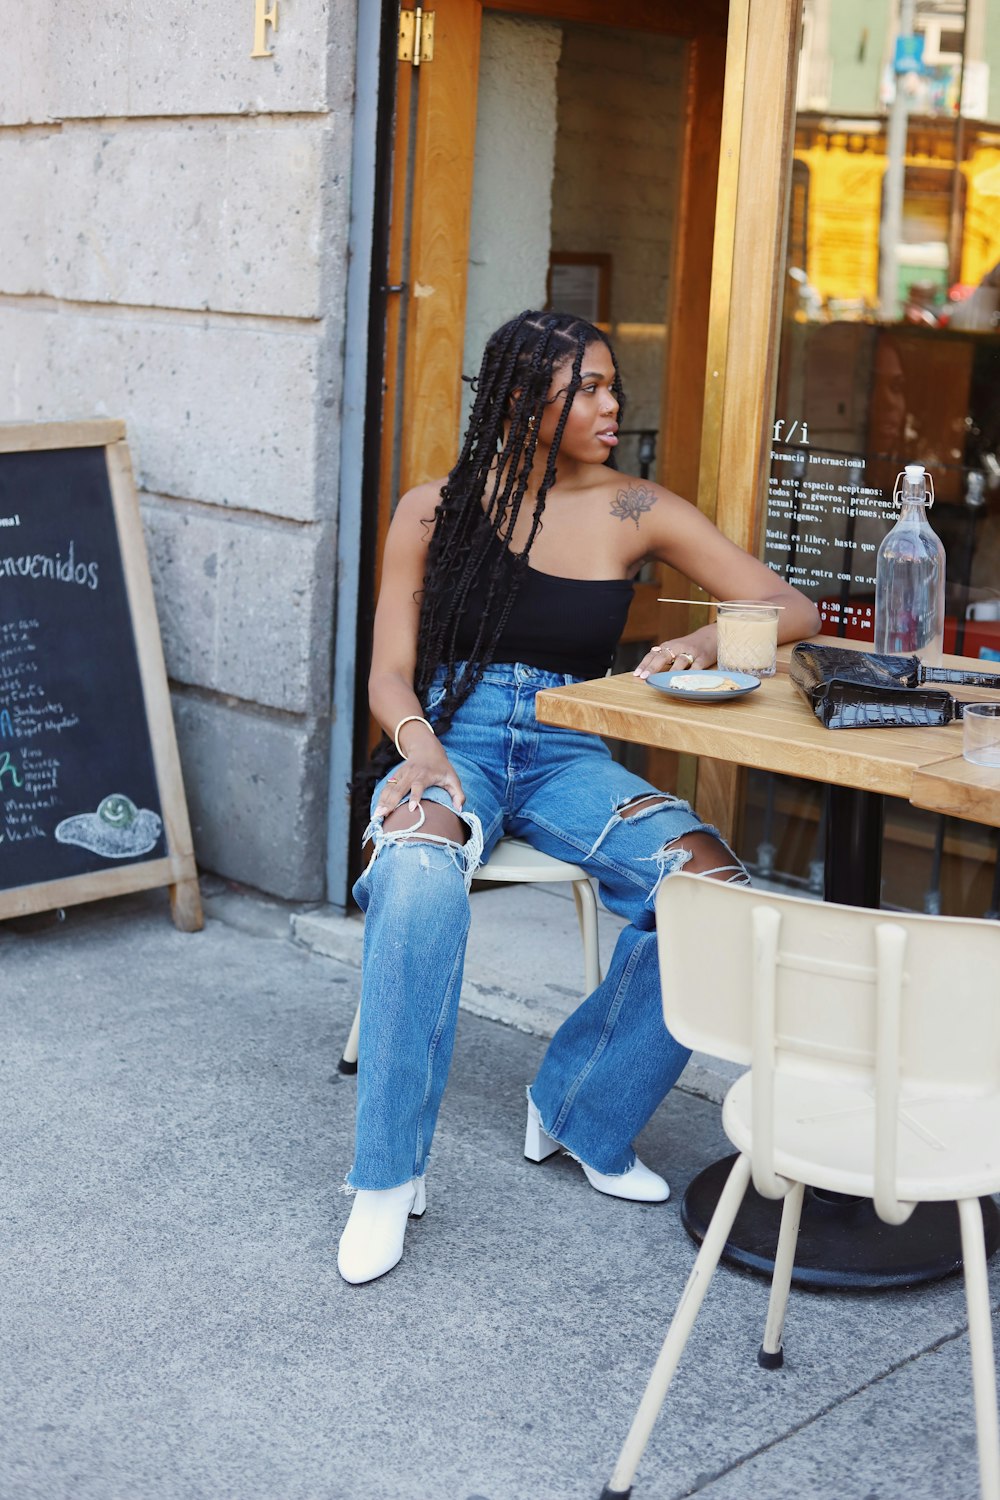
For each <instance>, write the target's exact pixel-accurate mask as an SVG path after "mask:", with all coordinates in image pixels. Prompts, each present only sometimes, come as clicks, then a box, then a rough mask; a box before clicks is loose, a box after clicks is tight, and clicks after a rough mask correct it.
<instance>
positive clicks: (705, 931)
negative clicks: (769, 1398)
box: [601, 874, 1000, 1500]
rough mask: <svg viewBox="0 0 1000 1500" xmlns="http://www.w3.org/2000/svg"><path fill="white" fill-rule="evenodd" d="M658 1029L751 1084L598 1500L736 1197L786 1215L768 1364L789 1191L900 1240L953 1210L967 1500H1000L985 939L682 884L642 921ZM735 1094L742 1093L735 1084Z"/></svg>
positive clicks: (990, 933)
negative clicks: (706, 1217) (922, 1222)
mask: <svg viewBox="0 0 1000 1500" xmlns="http://www.w3.org/2000/svg"><path fill="white" fill-rule="evenodd" d="M656 913H657V928H658V930H659V932H660V933H663V934H668V935H669V936H668V940H667V941H664V942H662V943H661V944H660V972H661V978H662V987H663V1013H664V1017H665V1019H666V1022H667V1025H668V1026H669V1028H670V1030H671V1031H672V1032H673V1034H674V1036H675V1037H677V1039H678V1040H679V1041H681V1042H683V1043H685V1044H686V1045H687V1046H689V1047H694V1048H698V1049H700V1050H701V1051H703V1052H709V1053H711V1054H713V1055H714V1056H716V1057H722V1058H727V1059H729V1060H730V1061H733V1062H738V1063H749V1064H750V1065H751V1067H750V1072H749V1073H746V1074H744V1075H743V1077H742V1078H740V1079H739V1080H738V1081H737V1082H736V1083H735V1084H734V1085H733V1087H732V1088H731V1089H730V1091H729V1093H728V1094H727V1096H726V1100H725V1103H724V1105H723V1114H722V1122H723V1125H724V1127H725V1130H726V1133H727V1135H728V1136H729V1138H730V1140H731V1141H732V1142H733V1144H734V1145H735V1146H736V1147H737V1148H738V1150H739V1152H740V1155H739V1156H738V1157H737V1159H736V1162H735V1163H734V1165H733V1169H732V1172H731V1174H730V1176H729V1178H728V1181H727V1183H726V1186H725V1188H724V1189H723V1192H722V1195H721V1197H720V1199H719V1203H718V1206H717V1208H716V1210H715V1213H714V1215H713V1217H712V1221H711V1223H710V1224H709V1226H708V1230H707V1232H706V1234H705V1239H704V1241H703V1243H702V1246H701V1249H700V1251H699V1253H698V1258H697V1260H696V1261H695V1265H694V1269H693V1270H692V1272H691V1275H690V1277H689V1279H688V1282H687V1286H686V1287H685V1289H684V1292H683V1293H682V1295H681V1299H680V1302H679V1304H678V1307H677V1311H676V1313H675V1314H674V1319H673V1322H672V1323H671V1325H670V1329H669V1331H668V1333H667V1337H666V1340H665V1342H664V1344H663V1348H662V1350H661V1351H660V1355H659V1357H658V1359H657V1361H656V1364H655V1366H654V1369H653V1373H652V1375H651V1376H650V1380H649V1384H648V1386H647V1388H646V1392H645V1395H644V1396H643V1398H642V1401H641V1403H640V1405H639V1408H638V1410H637V1412H636V1415H635V1418H634V1420H633V1422H632V1427H631V1429H630V1431H629V1434H628V1437H627V1438H626V1440H625V1444H624V1446H623V1448H622V1451H621V1454H620V1455H619V1458H618V1463H617V1465H616V1467H615V1470H614V1473H613V1474H612V1476H611V1479H610V1481H609V1483H608V1485H607V1486H606V1487H605V1489H604V1491H603V1492H602V1497H601V1500H613V1497H623V1496H627V1495H630V1494H631V1493H632V1491H631V1484H632V1479H633V1477H634V1475H635V1471H636V1468H637V1466H638V1463H639V1460H640V1458H641V1457H642V1453H643V1451H644V1449H645V1446H646V1443H647V1441H648V1439H649V1435H650V1432H651V1430H652V1427H653V1423H654V1422H655V1420H656V1417H657V1415H658V1413H659V1410H660V1407H661V1406H662V1404H663V1400H664V1397H665V1395H666V1393H667V1388H668V1386H669V1384H670V1381H671V1379H672V1377H673V1374H674V1371H675V1370H676V1368H677V1364H678V1362H679V1360H680V1357H681V1354H682V1352H683V1350H684V1346H685V1344H686V1342H687V1339H688V1335H689V1334H690V1332H691V1328H692V1326H693V1324H694V1320H695V1318H696V1316H697V1314H698V1309H699V1308H700V1306H701V1303H702V1299H703V1298H704V1296H705V1292H706V1291H707V1289H708V1284H709V1282H710V1281H711V1278H712V1274H713V1272H714V1271H715V1267H716V1265H717V1264H718V1261H719V1256H720V1254H721V1253H722V1249H723V1247H724V1245H725V1243H726V1240H727V1238H728V1236H729V1233H730V1230H731V1229H732V1225H733V1221H734V1220H735V1218H736V1214H737V1212H738V1210H739V1207H740V1204H741V1202H742V1200H743V1196H744V1194H745V1192H746V1189H747V1185H748V1183H749V1182H750V1179H751V1177H752V1179H753V1183H754V1186H755V1187H756V1189H757V1191H758V1192H759V1193H761V1194H762V1195H763V1196H765V1197H767V1198H784V1204H783V1208H782V1218H781V1229H780V1231H779V1236H778V1247H777V1253H776V1256H775V1266H774V1276H773V1279H772V1283H771V1296H770V1302H769V1305H768V1312H767V1321H766V1325H765V1329H764V1342H763V1345H762V1348H761V1351H760V1355H759V1359H760V1362H761V1364H762V1365H764V1366H765V1367H772V1366H774V1365H777V1364H780V1362H781V1346H782V1328H783V1324H784V1317H785V1305H786V1302H787V1299H788V1291H789V1286H790V1282H791V1275H792V1266H793V1262H794V1257H795V1243H796V1238H797V1235H798V1224H799V1213H800V1210H801V1205H802V1195H803V1187H804V1185H805V1184H809V1185H811V1186H812V1187H816V1188H824V1189H828V1190H830V1191H832V1192H838V1193H849V1194H853V1195H857V1196H861V1197H866V1198H873V1199H874V1201H875V1209H876V1212H877V1213H878V1215H879V1216H880V1218H882V1219H883V1220H884V1221H885V1222H886V1223H889V1224H901V1223H903V1222H904V1221H905V1220H906V1219H907V1218H908V1217H909V1215H910V1213H912V1211H913V1209H914V1208H915V1207H916V1205H917V1204H918V1203H924V1202H949V1201H954V1202H955V1203H956V1205H957V1209H958V1218H959V1225H960V1232H961V1241H962V1258H963V1261H964V1267H965V1291H966V1300H967V1305H968V1315H969V1340H970V1344H971V1349H972V1382H973V1391H974V1396H975V1411H976V1432H977V1441H978V1450H979V1473H980V1485H981V1488H982V1495H983V1497H984V1500H1000V1433H998V1422H997V1397H996V1377H995V1371H994V1364H993V1336H992V1329H991V1326H990V1303H989V1293H988V1288H987V1278H986V1256H985V1251H984V1237H983V1219H982V1211H981V1208H980V1204H979V1202H978V1199H979V1197H980V1195H983V1194H987V1193H993V1192H996V1191H997V1190H998V1189H1000V1151H998V1149H997V1142H998V1141H1000V1015H998V1005H1000V995H998V985H997V975H998V974H1000V926H998V925H997V924H996V923H993V922H984V921H980V920H966V919H960V918H950V917H927V916H909V915H907V916H897V915H896V914H894V913H893V914H890V913H887V912H880V911H872V910H867V909H861V908H858V907H851V906H834V905H830V904H824V903H818V902H815V901H805V900H801V899H798V898H796V897H792V896H776V895H771V894H769V893H766V892H763V891H757V890H753V889H752V888H749V887H745V886H744V887H741V886H734V885H724V884H722V883H721V882H719V881H715V880H704V879H700V878H698V877H697V876H693V875H684V874H678V875H674V876H671V877H670V878H669V879H668V880H665V881H664V882H663V884H662V885H661V887H660V890H659V892H658V895H657V902H656ZM751 1080H752V1083H751Z"/></svg>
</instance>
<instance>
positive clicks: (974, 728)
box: [962, 703, 1000, 766]
mask: <svg viewBox="0 0 1000 1500" xmlns="http://www.w3.org/2000/svg"><path fill="white" fill-rule="evenodd" d="M962 754H963V756H964V757H965V759H966V760H971V761H972V764H973V765H974V766H1000V703H969V704H967V705H966V709H965V713H964V714H963V715H962Z"/></svg>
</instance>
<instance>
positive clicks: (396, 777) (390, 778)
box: [385, 776, 399, 781]
mask: <svg viewBox="0 0 1000 1500" xmlns="http://www.w3.org/2000/svg"><path fill="white" fill-rule="evenodd" d="M385 779H386V781H398V780H399V777H398V776H387V777H386V778H385Z"/></svg>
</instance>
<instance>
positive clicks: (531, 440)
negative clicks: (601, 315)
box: [358, 311, 625, 794]
mask: <svg viewBox="0 0 1000 1500" xmlns="http://www.w3.org/2000/svg"><path fill="white" fill-rule="evenodd" d="M594 343H603V344H605V345H606V347H607V349H608V352H609V353H610V355H611V360H612V363H613V366H614V371H615V374H614V381H613V384H612V391H613V393H614V395H615V398H616V400H617V401H618V405H619V409H620V410H619V417H620V415H621V410H622V409H623V408H624V404H625V397H624V393H623V391H622V384H621V376H620V373H619V370H618V363H617V360H615V356H614V350H613V349H612V348H611V345H610V343H609V342H608V339H607V337H606V335H605V334H603V333H602V332H601V331H600V329H598V328H595V327H594V326H593V324H592V323H588V322H586V321H585V320H584V319H583V318H578V317H574V316H572V315H571V314H568V313H546V312H530V311H529V312H523V313H521V314H520V315H519V316H518V317H516V318H512V319H511V320H510V322H509V323H504V324H503V326H502V327H501V328H498V329H497V331H496V332H495V333H494V334H493V335H492V336H491V337H490V339H489V340H488V342H487V344H486V349H485V352H484V354H483V361H482V365H481V366H480V370H479V374H478V376H477V377H476V379H475V380H474V381H473V382H472V385H473V390H474V391H475V402H474V404H473V408H472V413H471V416H470V418H469V425H468V427H467V429H466V433H465V438H464V441H463V443H462V449H461V452H460V453H459V456H458V461H457V463H456V464H455V466H454V468H453V469H452V471H451V473H450V474H449V475H448V478H447V480H446V481H445V483H444V484H443V485H442V487H441V499H440V502H439V503H438V505H437V506H436V507H435V511H434V531H433V534H432V536H431V541H430V545H429V547H428V552H427V567H426V570H425V572H424V588H423V593H422V597H421V603H420V622H419V627H418V634H417V663H416V672H415V677H414V691H415V692H416V694H417V697H418V698H419V699H420V702H421V704H422V705H423V706H424V707H425V708H426V705H427V694H428V691H429V689H430V686H431V683H432V681H433V678H434V674H435V672H436V671H437V669H438V667H440V666H443V667H444V669H445V680H444V697H443V699H442V700H441V702H440V703H438V704H437V705H436V706H435V710H434V721H435V728H436V729H437V730H438V732H439V733H440V732H441V731H442V730H444V729H447V727H448V725H449V724H450V723H451V721H452V719H453V717H454V715H455V713H456V712H457V711H458V709H459V707H460V706H461V704H462V703H463V702H464V701H465V699H466V698H467V697H468V696H469V694H470V693H471V692H472V691H473V689H474V688H475V687H476V685H477V683H479V682H480V681H481V679H482V675H483V672H484V671H485V670H486V668H487V667H488V666H489V665H490V663H491V662H492V660H493V653H494V652H495V650H496V647H497V643H498V641H499V639H500V636H501V633H502V631H503V629H504V626H505V625H506V623H507V620H508V618H509V616H510V612H511V608H512V607H513V603H514V599H515V598H516V595H517V590H518V587H519V585H520V582H521V579H522V578H523V576H524V570H525V568H526V567H527V563H528V553H529V552H530V550H531V546H532V543H533V542H534V540H535V537H536V536H537V534H538V530H539V527H540V526H541V522H542V514H543V512H544V510H545V499H546V496H547V494H548V492H549V490H550V489H551V488H552V485H553V484H554V482H555V478H556V459H557V456H558V453H559V445H560V443H561V442H562V436H563V431H564V429H565V426H566V421H567V418H568V416H569V411H570V407H571V406H572V404H573V400H574V397H575V396H576V393H577V391H578V390H579V389H580V384H581V371H582V366H583V357H584V353H585V351H586V349H587V346H588V345H590V344H594ZM563 369H565V370H566V371H567V375H568V378H567V381H566V386H565V389H564V390H563V391H560V392H559V393H558V394H557V395H555V396H554V397H552V398H551V399H552V400H553V401H559V400H561V401H562V408H561V410H560V412H559V416H558V419H557V422H556V428H555V433H554V435H553V437H552V441H551V445H550V447H549V454H548V459H547V461H546V465H545V471H544V473H543V475H542V477H541V479H540V481H539V484H538V490H537V494H536V496H535V501H534V507H535V508H534V514H533V515H532V519H531V529H530V531H529V533H528V537H527V540H526V542H525V544H524V548H523V550H522V551H521V552H519V553H513V552H510V551H509V550H508V546H509V542H510V539H511V537H512V536H513V534H514V528H515V526H516V525H517V519H518V516H519V515H520V512H521V506H522V504H523V502H524V497H525V494H526V492H527V488H528V482H529V479H530V478H531V473H532V466H533V464H534V459H535V450H536V448H537V445H538V425H539V422H540V420H541V417H542V414H543V412H544V410H545V407H546V405H547V404H548V403H549V400H550V398H549V390H550V388H551V386H552V382H553V379H554V377H555V375H556V374H557V373H558V372H560V371H562V370H563ZM609 462H613V460H609ZM484 501H485V504H484ZM498 543H499V544H500V545H497V544H498ZM480 582H481V583H482V584H483V585H484V593H485V602H484V606H483V610H482V615H481V617H480V619H479V624H478V629H477V632H476V637H475V644H474V646H473V648H472V650H471V651H469V650H468V649H466V650H465V651H464V652H463V655H462V662H463V665H462V670H461V671H459V670H458V666H459V662H458V659H457V655H456V639H457V636H458V630H459V624H460V622H461V619H462V615H463V613H464V611H465V608H466V605H467V603H468V599H469V595H470V593H471V592H472V590H473V589H474V588H475V587H476V585H477V584H479V583H480ZM395 755H396V751H395V747H394V746H393V745H392V742H391V741H390V740H389V739H388V737H387V736H386V737H383V739H382V740H381V742H380V743H379V745H378V746H377V747H376V749H375V752H374V754H373V756H372V759H371V761H370V762H369V765H368V766H367V767H366V768H365V772H363V773H362V774H361V776H359V778H358V791H359V793H361V792H362V791H366V792H369V794H370V790H371V789H372V788H373V787H374V783H375V781H376V780H377V779H378V777H379V776H381V775H382V773H383V771H385V770H388V768H389V765H390V764H391V763H392V761H393V758H394V757H395Z"/></svg>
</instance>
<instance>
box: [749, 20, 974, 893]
mask: <svg viewBox="0 0 1000 1500" xmlns="http://www.w3.org/2000/svg"><path fill="white" fill-rule="evenodd" d="M772 439H773V441H772V445H771V467H770V477H769V485H768V497H767V512H766V522H765V530H764V539H763V556H764V558H765V560H766V561H767V562H768V563H770V565H771V566H772V567H774V568H775V569H776V570H777V571H779V572H781V573H782V574H784V576H786V577H787V578H789V579H790V580H791V581H792V582H794V583H795V584H797V585H798V587H800V588H802V589H803V590H804V592H805V593H807V594H808V595H809V596H810V597H811V598H812V599H814V600H815V601H816V603H817V604H818V606H819V609H820V613H821V617H822V620H823V630H824V631H825V632H826V633H829V634H831V635H840V636H849V637H852V638H856V639H861V640H865V639H868V640H870V639H871V638H872V634H873V627H874V600H875V558H876V553H877V550H878V545H879V542H880V541H881V539H882V537H883V536H884V535H885V534H886V531H887V530H888V528H889V526H890V525H891V524H892V521H893V519H894V511H893V508H892V493H893V486H894V482H895V479H896V475H897V474H898V473H899V472H900V470H901V469H902V468H903V465H904V464H906V463H922V464H923V465H924V466H925V467H926V468H927V470H928V471H929V472H930V474H931V477H932V479H933V481H934V489H935V493H936V496H937V500H936V504H935V506H934V508H933V510H932V512H931V515H930V520H931V524H932V525H933V526H934V528H935V530H936V531H937V533H938V535H939V536H940V537H941V540H942V542H943V544H944V547H945V553H946V558H947V573H946V577H947V584H946V606H945V608H946V624H945V650H946V651H949V652H955V653H957V654H961V655H965V656H970V657H974V658H979V659H981V660H983V661H984V662H995V661H1000V0H805V8H804V26H803V39H802V54H801V58H800V67H799V79H798V93H797V114H796V121H795V138H794V160H793V167H792V184H791V205H790V214H789V232H788V250H787V260H786V274H785V295H784V307H783V318H782V330H781V344H780V355H779V367H778V381H777V397H776V404H775V411H774V422H773V428H772ZM818 795H819V793H818V789H817V788H815V787H809V786H807V785H805V784H801V785H800V784H797V783H790V782H786V781H784V780H782V779H774V778H760V777H753V778H751V779H750V783H749V791H748V803H747V809H746V817H745V820H744V833H743V845H742V850H741V852H742V853H743V855H744V857H745V858H747V859H748V860H749V861H750V863H751V864H752V865H754V866H755V868H757V870H758V871H759V872H760V873H766V874H769V875H771V876H772V878H775V879H779V880H782V879H784V880H787V881H789V882H790V883H792V884H795V885H800V886H805V887H807V888H808V887H809V885H810V883H812V884H813V885H815V880H816V861H817V859H818V858H820V859H821V855H822V851H821V850H819V849H818V839H819V838H820V836H821V835H820V834H819V833H817V829H821V827H822V819H821V817H820V816H819V811H818V805H817V798H818ZM995 859H996V836H995V833H994V832H993V831H992V830H987V829H979V828H976V827H975V826H973V825H970V824H963V823H960V822H958V821H957V820H953V821H951V822H949V823H944V822H943V821H942V820H938V819H935V818H931V817H926V816H924V815H922V814H918V813H916V812H915V811H913V810H912V809H910V808H909V807H908V806H905V805H901V804H898V803H892V804H890V805H889V806H888V807H887V827H886V842H885V848H884V873H885V880H884V887H883V899H884V901H885V903H886V904H887V905H897V906H901V907H908V908H911V909H917V910H920V909H926V910H942V911H951V912H966V911H967V912H969V913H970V914H972V915H982V914H983V913H984V912H985V911H990V910H992V909H993V908H995V906H996V897H995V892H994V878H993V870H994V866H995Z"/></svg>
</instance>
